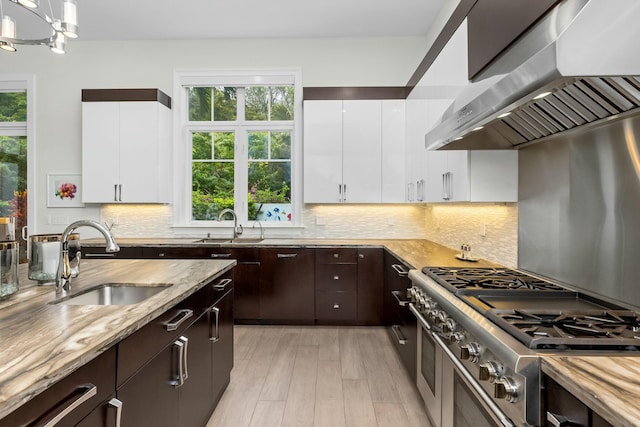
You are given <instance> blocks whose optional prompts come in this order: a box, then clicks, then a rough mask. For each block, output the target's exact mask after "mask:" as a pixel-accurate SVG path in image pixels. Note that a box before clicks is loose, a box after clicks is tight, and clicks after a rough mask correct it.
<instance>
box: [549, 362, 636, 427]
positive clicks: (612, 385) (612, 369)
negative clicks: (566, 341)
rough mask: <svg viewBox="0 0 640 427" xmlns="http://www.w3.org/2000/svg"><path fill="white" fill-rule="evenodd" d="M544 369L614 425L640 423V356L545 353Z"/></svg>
mask: <svg viewBox="0 0 640 427" xmlns="http://www.w3.org/2000/svg"><path fill="white" fill-rule="evenodd" d="M541 365H542V372H544V373H545V374H547V375H548V376H549V377H551V378H553V379H554V380H555V381H556V382H557V383H558V384H560V385H561V386H563V387H564V388H565V389H567V391H569V392H570V393H571V394H573V395H574V396H575V397H577V398H578V399H579V400H580V401H582V402H583V403H584V404H585V405H587V406H588V407H590V408H591V409H593V410H594V411H595V412H596V413H597V414H598V415H600V416H601V417H603V418H604V419H606V420H607V421H608V422H610V423H611V424H613V425H614V426H620V427H630V426H639V425H640V403H639V402H640V358H638V357H622V356H621V357H616V356H545V357H542V362H541Z"/></svg>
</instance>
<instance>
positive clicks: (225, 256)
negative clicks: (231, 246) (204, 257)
mask: <svg viewBox="0 0 640 427" xmlns="http://www.w3.org/2000/svg"><path fill="white" fill-rule="evenodd" d="M230 256H231V253H223V254H211V258H229V257H230Z"/></svg>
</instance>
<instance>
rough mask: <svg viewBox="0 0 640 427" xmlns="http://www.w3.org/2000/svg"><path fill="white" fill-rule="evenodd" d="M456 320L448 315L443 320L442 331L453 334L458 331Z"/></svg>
mask: <svg viewBox="0 0 640 427" xmlns="http://www.w3.org/2000/svg"><path fill="white" fill-rule="evenodd" d="M456 327H457V325H456V321H455V320H453V319H451V318H449V317H447V318H445V319H444V320H443V323H442V332H444V333H448V334H453V333H454V332H455V331H456Z"/></svg>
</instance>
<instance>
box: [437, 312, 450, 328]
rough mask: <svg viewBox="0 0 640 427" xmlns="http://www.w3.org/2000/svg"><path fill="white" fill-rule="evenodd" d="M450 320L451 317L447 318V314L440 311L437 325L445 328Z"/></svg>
mask: <svg viewBox="0 0 640 427" xmlns="http://www.w3.org/2000/svg"><path fill="white" fill-rule="evenodd" d="M448 318H449V316H447V313H445V312H444V311H442V310H440V311H438V317H437V318H436V323H437V324H439V325H441V326H444V324H445V323H446V321H447V319H448Z"/></svg>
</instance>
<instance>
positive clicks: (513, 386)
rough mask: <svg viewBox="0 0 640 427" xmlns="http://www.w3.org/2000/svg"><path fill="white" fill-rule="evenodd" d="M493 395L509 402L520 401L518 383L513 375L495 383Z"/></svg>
mask: <svg viewBox="0 0 640 427" xmlns="http://www.w3.org/2000/svg"><path fill="white" fill-rule="evenodd" d="M493 397H495V398H496V399H504V400H506V401H507V402H509V403H515V402H517V401H518V397H519V396H518V384H517V383H516V382H515V380H514V379H513V378H511V377H502V378H500V379H497V380H496V382H495V383H494V384H493Z"/></svg>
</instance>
